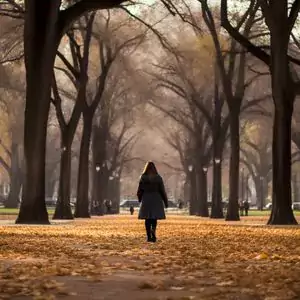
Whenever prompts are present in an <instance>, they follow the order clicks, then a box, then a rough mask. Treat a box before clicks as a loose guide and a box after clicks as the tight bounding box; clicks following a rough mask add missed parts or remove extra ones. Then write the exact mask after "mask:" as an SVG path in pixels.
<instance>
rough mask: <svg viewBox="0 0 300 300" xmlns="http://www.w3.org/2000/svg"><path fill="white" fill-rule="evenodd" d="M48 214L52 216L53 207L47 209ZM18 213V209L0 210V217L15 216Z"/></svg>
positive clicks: (2, 208)
mask: <svg viewBox="0 0 300 300" xmlns="http://www.w3.org/2000/svg"><path fill="white" fill-rule="evenodd" d="M47 210H48V214H49V215H53V214H54V210H55V208H54V207H51V208H47ZM18 213H19V208H4V207H1V208H0V215H17V214H18Z"/></svg>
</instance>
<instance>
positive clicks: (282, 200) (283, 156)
mask: <svg viewBox="0 0 300 300" xmlns="http://www.w3.org/2000/svg"><path fill="white" fill-rule="evenodd" d="M285 100H286V102H283V103H288V100H287V99H285ZM283 105H284V109H282V108H281V109H280V110H278V109H276V110H275V117H274V127H273V128H274V129H273V130H274V132H273V193H272V194H273V197H272V212H271V216H270V219H269V221H268V224H272V225H275V224H297V221H296V219H295V217H294V214H293V210H292V199H291V121H292V109H291V108H288V107H287V106H288V105H287V104H283Z"/></svg>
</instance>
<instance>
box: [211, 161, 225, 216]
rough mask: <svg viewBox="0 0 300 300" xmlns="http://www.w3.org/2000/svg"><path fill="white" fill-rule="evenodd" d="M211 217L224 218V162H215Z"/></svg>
mask: <svg viewBox="0 0 300 300" xmlns="http://www.w3.org/2000/svg"><path fill="white" fill-rule="evenodd" d="M210 217H211V218H214V219H222V218H224V213H223V207H222V162H221V161H220V162H219V163H216V162H215V161H214V162H213V190H212V207H211V215H210Z"/></svg>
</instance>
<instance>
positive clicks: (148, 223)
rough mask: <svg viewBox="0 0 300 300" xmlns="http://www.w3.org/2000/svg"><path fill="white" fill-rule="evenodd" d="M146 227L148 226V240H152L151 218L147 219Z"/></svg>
mask: <svg viewBox="0 0 300 300" xmlns="http://www.w3.org/2000/svg"><path fill="white" fill-rule="evenodd" d="M145 227H146V233H147V242H152V236H151V220H149V219H146V220H145Z"/></svg>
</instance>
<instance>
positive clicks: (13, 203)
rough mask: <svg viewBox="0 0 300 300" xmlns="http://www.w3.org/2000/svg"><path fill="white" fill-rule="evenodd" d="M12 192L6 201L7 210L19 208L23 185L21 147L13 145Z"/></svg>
mask: <svg viewBox="0 0 300 300" xmlns="http://www.w3.org/2000/svg"><path fill="white" fill-rule="evenodd" d="M10 173H11V175H10V192H9V195H8V199H7V201H5V203H4V204H5V207H6V208H17V207H18V205H19V196H20V192H21V187H22V183H23V171H22V167H21V163H20V156H19V145H18V144H16V143H12V146H11V171H10Z"/></svg>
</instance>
